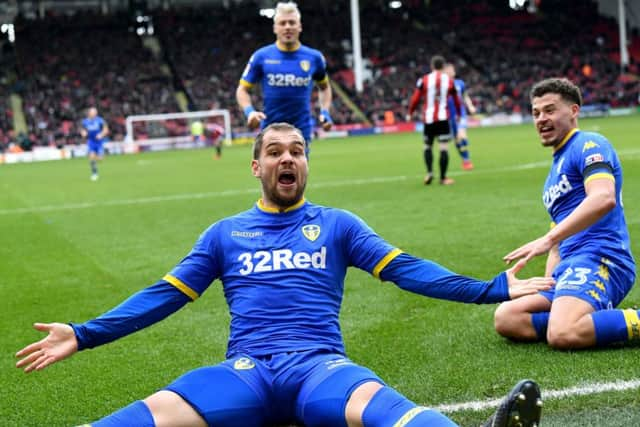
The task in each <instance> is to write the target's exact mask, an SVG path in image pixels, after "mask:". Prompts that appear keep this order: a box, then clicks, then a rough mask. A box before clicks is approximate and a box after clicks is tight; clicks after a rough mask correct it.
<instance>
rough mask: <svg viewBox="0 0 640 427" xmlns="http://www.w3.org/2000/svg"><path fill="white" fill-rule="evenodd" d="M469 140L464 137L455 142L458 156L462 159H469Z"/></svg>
mask: <svg viewBox="0 0 640 427" xmlns="http://www.w3.org/2000/svg"><path fill="white" fill-rule="evenodd" d="M468 146H469V141H467V140H466V138H465V139H461V140H460V141H457V142H456V148H457V149H458V152H459V153H460V157H462V160H465V161H466V160H469V157H470V155H469V148H468Z"/></svg>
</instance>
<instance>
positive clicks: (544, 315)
mask: <svg viewBox="0 0 640 427" xmlns="http://www.w3.org/2000/svg"><path fill="white" fill-rule="evenodd" d="M531 323H533V328H534V329H535V330H536V334H537V335H538V339H539V340H540V341H546V340H547V326H548V325H549V312H548V311H541V312H539V313H532V314H531Z"/></svg>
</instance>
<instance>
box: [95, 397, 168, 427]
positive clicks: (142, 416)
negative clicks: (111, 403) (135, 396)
mask: <svg viewBox="0 0 640 427" xmlns="http://www.w3.org/2000/svg"><path fill="white" fill-rule="evenodd" d="M155 425H156V423H155V422H154V421H153V416H152V415H151V411H150V410H149V407H148V406H147V405H146V404H145V403H144V402H143V401H141V400H138V401H136V402H133V403H132V404H131V405H129V406H125V407H124V408H122V409H120V410H118V411H116V412H114V413H113V414H111V415H109V416H106V417H104V418H103V419H101V420H98V421H96V422H94V423H91V427H155Z"/></svg>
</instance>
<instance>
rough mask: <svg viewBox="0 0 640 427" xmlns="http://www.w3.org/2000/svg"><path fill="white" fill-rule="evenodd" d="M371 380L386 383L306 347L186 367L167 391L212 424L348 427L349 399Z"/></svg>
mask: <svg viewBox="0 0 640 427" xmlns="http://www.w3.org/2000/svg"><path fill="white" fill-rule="evenodd" d="M368 381H376V382H379V383H380V384H384V383H383V382H382V380H381V379H380V378H379V377H378V376H377V375H376V374H374V373H373V372H372V371H371V370H369V369H367V368H364V367H362V366H359V365H356V364H355V363H353V362H352V361H351V360H349V359H347V358H346V357H344V356H342V355H340V354H327V353H318V352H316V351H303V352H291V353H282V354H276V355H273V356H269V357H250V356H237V357H233V358H231V359H228V360H226V361H224V362H222V363H220V364H218V365H215V366H207V367H203V368H198V369H195V370H193V371H190V372H187V373H186V374H185V375H183V376H181V377H180V378H178V379H177V380H176V381H174V382H173V383H171V384H169V385H168V386H167V387H166V388H165V390H169V391H172V392H174V393H177V394H178V395H180V396H181V397H182V398H183V399H184V400H185V401H187V402H188V403H189V404H190V405H191V406H192V407H193V408H194V409H195V410H196V411H197V412H198V413H199V414H200V415H201V416H202V417H203V418H204V419H205V420H206V422H207V424H208V425H210V426H227V427H253V426H255V427H259V426H264V425H271V424H284V423H303V424H304V425H305V426H306V427H313V426H327V425H330V426H335V427H346V425H347V424H346V421H345V414H344V412H345V407H346V404H347V400H348V399H349V396H350V395H351V393H353V391H354V390H355V389H356V388H357V387H358V386H359V385H361V384H363V383H365V382H368Z"/></svg>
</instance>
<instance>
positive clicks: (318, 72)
mask: <svg viewBox="0 0 640 427" xmlns="http://www.w3.org/2000/svg"><path fill="white" fill-rule="evenodd" d="M327 80H328V76H327V70H326V63H325V59H324V57H323V56H322V53H320V52H319V51H317V50H315V49H311V48H310V47H307V46H305V45H302V44H301V45H300V46H299V47H298V48H297V49H296V50H291V51H288V50H283V49H281V48H280V47H279V46H278V44H277V43H273V44H271V45H268V46H265V47H263V48H261V49H259V50H257V51H256V52H255V53H254V54H253V55H252V56H251V58H250V59H249V63H248V64H247V66H246V68H245V70H244V73H243V74H242V78H241V79H240V84H241V85H243V86H245V87H248V88H251V87H253V86H254V85H255V84H256V83H260V84H261V85H262V95H263V102H264V113H265V114H266V115H267V118H266V119H265V120H263V122H262V123H261V127H265V126H267V125H269V124H270V123H276V122H287V123H290V124H292V125H294V126H296V127H297V128H298V129H300V130H301V131H302V134H303V136H304V137H305V139H306V140H307V141H310V139H311V119H310V118H311V92H312V90H313V85H314V82H317V83H322V82H327Z"/></svg>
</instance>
